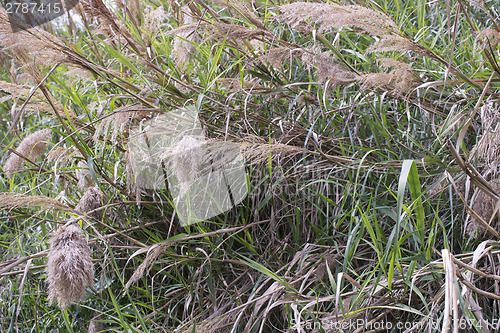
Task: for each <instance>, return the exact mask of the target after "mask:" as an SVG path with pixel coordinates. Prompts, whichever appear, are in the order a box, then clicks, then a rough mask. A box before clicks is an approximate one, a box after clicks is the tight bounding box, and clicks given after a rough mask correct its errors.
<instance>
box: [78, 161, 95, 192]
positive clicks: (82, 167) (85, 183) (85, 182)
mask: <svg viewBox="0 0 500 333" xmlns="http://www.w3.org/2000/svg"><path fill="white" fill-rule="evenodd" d="M76 167H77V169H76V172H75V176H76V179H78V185H77V186H78V188H79V189H80V190H82V191H84V190H85V189H87V188H89V187H91V186H94V185H95V182H94V178H92V174H91V173H90V170H89V166H88V165H87V162H85V161H79V162H78V163H77V164H76Z"/></svg>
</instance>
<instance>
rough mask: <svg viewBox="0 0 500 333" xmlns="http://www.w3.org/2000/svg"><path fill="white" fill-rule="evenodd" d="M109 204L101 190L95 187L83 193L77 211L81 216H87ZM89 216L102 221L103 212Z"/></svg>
mask: <svg viewBox="0 0 500 333" xmlns="http://www.w3.org/2000/svg"><path fill="white" fill-rule="evenodd" d="M106 202H107V198H106V197H105V196H104V195H103V194H102V192H101V191H100V190H99V187H97V186H94V187H91V188H89V189H87V190H86V191H85V193H83V196H82V198H81V199H80V202H78V205H76V207H75V210H76V211H77V212H79V213H81V214H86V213H88V212H90V211H93V210H94V209H97V208H101V207H102V205H103V204H105V203H106ZM88 216H90V217H92V218H94V219H96V220H102V218H103V211H102V210H101V211H98V212H93V213H90V214H88Z"/></svg>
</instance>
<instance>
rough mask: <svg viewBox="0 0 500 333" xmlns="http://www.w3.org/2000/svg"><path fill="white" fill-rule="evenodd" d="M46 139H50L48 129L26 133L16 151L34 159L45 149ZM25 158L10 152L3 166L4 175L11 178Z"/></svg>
mask: <svg viewBox="0 0 500 333" xmlns="http://www.w3.org/2000/svg"><path fill="white" fill-rule="evenodd" d="M47 141H50V129H43V130H40V131H37V132H35V133H32V134H30V135H28V136H27V137H26V138H25V139H24V140H23V141H21V143H20V144H19V147H17V149H16V151H17V152H18V153H19V154H21V155H23V156H25V157H27V158H29V159H30V160H32V161H34V160H36V159H38V158H39V157H40V156H41V155H42V154H43V152H44V151H45V146H46V145H47ZM24 162H25V160H24V159H23V158H22V157H20V156H19V155H17V154H16V153H11V154H10V156H9V158H8V159H7V161H6V162H5V165H4V167H3V169H4V172H5V175H6V176H7V177H8V178H12V177H13V176H14V173H15V172H16V171H17V170H19V169H20V168H21V167H22V166H23V165H24Z"/></svg>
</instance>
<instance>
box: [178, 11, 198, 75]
mask: <svg viewBox="0 0 500 333" xmlns="http://www.w3.org/2000/svg"><path fill="white" fill-rule="evenodd" d="M179 21H180V22H179V25H183V26H184V27H186V28H187V27H189V28H187V29H186V30H184V31H182V32H179V33H178V34H177V35H176V38H175V40H174V45H173V48H172V54H173V56H174V58H175V63H176V65H177V66H178V67H179V68H183V67H184V66H185V65H186V63H187V61H188V60H189V58H190V57H191V55H192V54H194V53H195V52H196V47H195V46H194V45H193V42H195V41H197V40H198V33H197V32H196V24H195V20H194V18H193V13H192V12H191V9H190V8H189V7H188V6H183V7H182V8H181V16H180V20H179Z"/></svg>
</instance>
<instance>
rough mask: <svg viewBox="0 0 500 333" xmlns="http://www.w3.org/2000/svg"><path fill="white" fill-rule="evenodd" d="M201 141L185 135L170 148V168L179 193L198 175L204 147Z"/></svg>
mask: <svg viewBox="0 0 500 333" xmlns="http://www.w3.org/2000/svg"><path fill="white" fill-rule="evenodd" d="M201 144H202V143H201V142H200V141H198V140H197V139H196V138H194V137H192V136H191V135H185V136H184V137H183V138H182V139H181V140H180V141H179V142H177V144H176V145H175V146H174V148H173V150H172V169H173V172H174V174H175V176H176V177H177V180H178V181H179V184H180V186H181V195H182V194H183V193H184V194H185V193H186V192H187V190H188V188H189V187H190V186H191V184H192V183H193V182H194V180H195V179H196V178H197V177H198V174H199V172H200V166H201V164H202V162H203V155H204V149H203V148H202V146H201Z"/></svg>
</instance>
